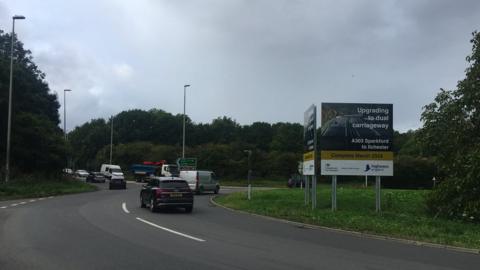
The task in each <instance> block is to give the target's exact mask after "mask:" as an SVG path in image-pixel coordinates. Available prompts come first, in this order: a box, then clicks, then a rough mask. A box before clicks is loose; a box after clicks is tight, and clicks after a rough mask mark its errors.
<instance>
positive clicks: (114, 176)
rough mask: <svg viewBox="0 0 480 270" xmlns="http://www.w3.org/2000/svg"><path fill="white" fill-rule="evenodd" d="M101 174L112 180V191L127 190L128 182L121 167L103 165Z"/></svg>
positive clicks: (110, 184) (110, 186)
mask: <svg viewBox="0 0 480 270" xmlns="http://www.w3.org/2000/svg"><path fill="white" fill-rule="evenodd" d="M100 172H101V173H102V174H103V175H104V176H105V178H107V179H109V180H110V183H109V188H110V189H126V188H127V182H126V181H125V177H124V175H123V172H122V168H120V166H118V165H114V164H102V166H101V167H100Z"/></svg>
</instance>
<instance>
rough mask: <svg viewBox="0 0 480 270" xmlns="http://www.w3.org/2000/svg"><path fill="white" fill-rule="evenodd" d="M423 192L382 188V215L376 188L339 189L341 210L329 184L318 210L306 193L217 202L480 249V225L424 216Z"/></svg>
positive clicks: (277, 193)
mask: <svg viewBox="0 0 480 270" xmlns="http://www.w3.org/2000/svg"><path fill="white" fill-rule="evenodd" d="M428 192H429V191H425V190H388V189H384V190H382V212H381V213H376V212H375V191H374V190H373V189H372V188H368V189H364V188H355V187H352V186H346V187H341V186H338V187H337V209H338V210H337V211H336V212H332V211H331V201H330V198H331V197H330V196H331V193H330V186H327V185H322V186H320V187H319V189H318V192H317V209H316V210H311V206H305V205H304V193H303V190H300V189H298V188H296V189H276V190H266V191H265V190H263V191H254V192H253V194H252V200H251V201H248V200H247V199H246V194H245V193H232V194H228V195H224V196H220V197H217V198H215V201H216V202H218V203H220V204H222V205H224V206H227V207H230V208H233V209H238V210H243V211H247V212H251V213H256V214H260V215H266V216H272V217H276V218H282V219H287V220H292V221H298V222H303V223H308V224H314V225H320V226H326V227H331V228H340V229H345V230H351V231H358V232H364V233H370V234H376V235H384V236H391V237H396V238H403V239H409V240H416V241H425V242H431V243H436V244H444V245H452V246H459V247H466V248H474V249H480V224H473V223H464V222H461V221H452V220H445V219H440V218H434V217H432V216H430V215H428V213H427V212H426V209H425V204H424V195H426V193H428Z"/></svg>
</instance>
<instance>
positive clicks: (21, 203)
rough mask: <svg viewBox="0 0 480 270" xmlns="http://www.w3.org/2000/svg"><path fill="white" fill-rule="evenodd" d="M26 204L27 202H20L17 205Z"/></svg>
mask: <svg viewBox="0 0 480 270" xmlns="http://www.w3.org/2000/svg"><path fill="white" fill-rule="evenodd" d="M26 203H27V202H21V203H19V204H26Z"/></svg>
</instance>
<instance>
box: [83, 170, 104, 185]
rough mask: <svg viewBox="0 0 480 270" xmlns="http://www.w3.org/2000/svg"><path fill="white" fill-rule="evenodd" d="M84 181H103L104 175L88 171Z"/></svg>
mask: <svg viewBox="0 0 480 270" xmlns="http://www.w3.org/2000/svg"><path fill="white" fill-rule="evenodd" d="M85 181H86V182H91V183H105V176H104V175H103V173H101V172H90V173H89V174H88V176H87V179H86V180H85Z"/></svg>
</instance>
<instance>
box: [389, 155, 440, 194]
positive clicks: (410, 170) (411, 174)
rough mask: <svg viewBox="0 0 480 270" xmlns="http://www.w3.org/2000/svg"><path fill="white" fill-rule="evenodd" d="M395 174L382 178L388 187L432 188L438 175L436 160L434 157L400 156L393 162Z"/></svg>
mask: <svg viewBox="0 0 480 270" xmlns="http://www.w3.org/2000/svg"><path fill="white" fill-rule="evenodd" d="M393 170H394V172H393V176H392V177H385V178H383V179H382V184H383V186H384V187H386V188H402V189H417V188H432V186H433V181H432V178H433V177H434V176H435V177H437V178H438V175H436V168H435V162H434V160H432V159H427V158H420V157H412V156H398V157H396V158H395V160H394V164H393Z"/></svg>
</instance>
